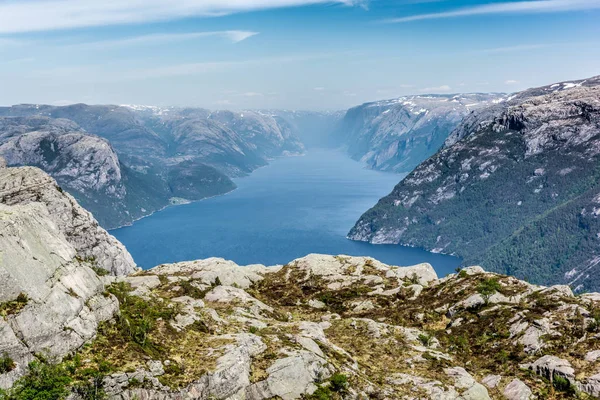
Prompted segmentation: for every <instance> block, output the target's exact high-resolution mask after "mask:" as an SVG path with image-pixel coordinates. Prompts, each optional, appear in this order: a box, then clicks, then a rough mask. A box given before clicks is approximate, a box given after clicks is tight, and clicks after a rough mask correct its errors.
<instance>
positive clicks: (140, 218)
mask: <svg viewBox="0 0 600 400" xmlns="http://www.w3.org/2000/svg"><path fill="white" fill-rule="evenodd" d="M304 156H306V151H304V152H303V153H296V154H288V155H281V156H275V157H273V158H269V159H267V160H266V161H267V164H265V165H261V166H260V167H258V168H255V169H253V170H252V171H251V172H250V173H249V174H248V175H245V176H240V177H236V178H229V179H231V180H232V181H233V183H236V181H237V180H239V179H244V178H246V177H248V176H250V175H252V174H253V173H254V172H255V171H258V170H259V169H261V168H266V167H269V166H270V165H271V162H272V161H277V160H278V159H282V158H289V157H304ZM238 189H239V187H238V186H237V183H236V187H235V188H233V189H231V190H229V191H227V192H224V193H220V194H215V195H213V196H208V197H204V198H202V199H198V200H189V201H188V202H185V203H179V204H167V205H165V206H164V207H161V208H159V209H156V210H154V211H152V212H151V213H149V214H147V215H144V216H141V217H139V218H135V219H133V220H132V221H131V222H130V223H127V224H124V225H120V226H117V227H116V228H110V229H106V231H107V232H108V233H110V232H113V231H116V230H119V229H122V228H127V227H130V226H132V225H133V224H135V223H136V222H138V221H141V220H142V219H144V218H148V217H151V216H152V215H154V214H156V213H158V212H161V211H164V210H166V209H167V208H171V207H178V206H185V205H187V204H193V203H198V202H200V201H204V200H209V199H213V198H215V197H220V196H226V195H228V194H231V193H233V192H234V191H236V190H238ZM186 200H188V199H186Z"/></svg>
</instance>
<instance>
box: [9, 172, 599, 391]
mask: <svg viewBox="0 0 600 400" xmlns="http://www.w3.org/2000/svg"><path fill="white" fill-rule="evenodd" d="M0 174H1V177H2V179H0V181H1V182H3V189H2V191H0V199H2V201H1V202H0V203H3V204H0V315H1V318H0V387H1V388H3V389H4V391H0V399H11V400H12V399H19V400H22V399H70V400H88V399H119V400H133V399H138V400H145V399H163V400H168V399H173V400H175V399H177V400H191V399H248V400H250V399H252V400H258V399H283V400H288V399H289V400H291V399H473V400H475V399H511V400H512V399H515V400H517V399H519V400H520V399H533V398H540V399H546V398H554V399H562V398H593V397H598V396H599V395H600V361H599V360H600V341H599V340H598V338H599V336H600V294H597V293H594V294H582V295H578V296H575V295H574V294H573V293H572V291H571V289H570V288H569V287H567V286H553V287H541V286H534V285H531V284H528V283H526V282H524V281H520V280H518V279H516V278H512V277H507V276H503V275H498V274H493V273H487V272H485V271H484V270H483V269H481V268H480V267H470V268H465V269H463V270H461V271H460V272H457V273H456V274H453V275H451V276H449V277H446V278H443V279H439V278H438V276H437V275H436V273H435V271H434V270H433V268H432V267H431V266H430V265H428V264H420V265H416V266H412V267H395V266H388V265H385V264H382V263H380V262H378V261H376V260H373V259H370V258H364V257H349V256H328V255H309V256H306V257H304V258H301V259H298V260H295V261H292V262H290V263H289V264H287V265H284V266H273V267H266V266H262V265H253V266H246V267H241V266H238V265H236V264H234V263H233V262H230V261H225V260H222V259H208V260H200V261H191V262H183V263H178V264H168V265H161V266H158V267H156V268H154V269H151V270H148V271H136V270H135V268H134V267H133V266H132V265H130V263H129V258H128V257H129V255H128V254H127V253H126V250H124V248H122V247H119V245H120V244H119V243H118V242H117V241H116V239H114V238H113V237H111V236H110V235H108V234H107V233H106V232H105V231H103V230H102V229H101V228H98V227H97V223H96V222H95V221H94V220H93V218H92V217H91V215H90V214H89V213H86V212H85V211H84V210H83V211H82V209H80V207H79V206H78V205H77V203H76V202H75V201H74V200H73V199H72V197H70V196H69V195H67V194H65V193H63V192H61V191H60V190H59V188H57V187H52V185H54V183H52V182H53V181H52V180H51V179H50V178H47V179H50V180H49V181H47V180H44V179H42V178H44V177H47V175H45V174H44V173H43V172H41V171H40V170H37V169H35V168H2V169H0ZM33 178H35V180H32V179H33ZM28 182H29V183H28ZM34 182H37V184H34ZM19 185H20V186H19ZM11 188H12V189H11ZM17 188H20V189H17ZM36 188H37V189H36ZM69 216H70V217H69ZM70 218H73V219H70ZM84 229H87V230H88V232H94V234H93V235H92V237H93V238H94V240H95V241H96V242H85V241H84V242H81V241H80V240H79V239H81V238H82V237H88V236H87V235H82V232H85V230H84ZM78 238H79V239H78ZM86 243H87V244H86ZM88 246H91V248H93V249H113V251H112V252H111V251H101V252H97V253H91V254H95V256H86V257H83V256H82V254H90V253H87V252H89V251H91V250H90V248H89V247H88ZM118 265H120V267H117V266H118Z"/></svg>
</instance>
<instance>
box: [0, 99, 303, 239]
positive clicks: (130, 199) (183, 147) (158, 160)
mask: <svg viewBox="0 0 600 400" xmlns="http://www.w3.org/2000/svg"><path fill="white" fill-rule="evenodd" d="M303 151H304V147H303V145H302V143H301V142H300V141H299V139H298V138H297V137H296V134H295V131H294V128H293V127H292V126H291V125H290V124H288V123H287V122H286V121H285V120H283V119H280V118H276V117H275V116H272V115H269V114H265V113H260V112H252V111H248V112H235V113H234V112H229V111H218V112H211V111H209V110H204V109H186V108H158V107H147V106H112V105H85V104H75V105H71V106H63V107H55V106H48V105H18V106H13V107H4V108H0V155H3V156H4V157H5V158H6V159H7V162H8V164H9V165H11V166H19V165H32V166H37V167H39V168H42V169H43V170H45V171H46V172H48V173H50V174H51V175H52V176H53V177H54V178H56V179H57V181H58V182H59V184H60V185H61V187H63V188H64V189H65V190H67V191H68V192H69V193H71V194H72V195H73V196H75V197H76V198H77V200H78V201H80V202H81V203H82V204H83V205H84V206H85V207H86V208H87V209H89V210H90V211H91V212H92V213H93V214H94V215H95V216H96V218H97V219H98V220H99V221H100V223H101V224H102V226H104V227H106V228H115V227H118V226H122V225H126V224H130V223H132V222H133V221H135V220H136V219H139V218H141V217H143V216H146V215H148V214H151V213H152V212H154V211H156V210H159V209H161V208H164V207H166V206H167V205H169V204H174V203H181V202H186V201H193V200H200V199H203V198H206V197H211V196H215V195H219V194H223V193H227V192H229V191H231V190H233V189H235V184H234V183H233V181H232V180H231V179H230V178H231V177H238V176H243V175H246V174H249V173H250V172H252V171H253V170H255V169H256V168H258V167H261V166H264V165H266V164H267V163H268V161H269V160H270V159H272V158H274V157H278V156H282V155H291V154H301V153H302V152H303Z"/></svg>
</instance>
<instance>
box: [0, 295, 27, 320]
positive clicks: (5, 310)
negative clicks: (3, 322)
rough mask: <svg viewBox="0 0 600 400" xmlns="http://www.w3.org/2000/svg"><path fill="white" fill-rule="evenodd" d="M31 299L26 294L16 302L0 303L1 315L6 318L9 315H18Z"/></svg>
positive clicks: (20, 296)
mask: <svg viewBox="0 0 600 400" xmlns="http://www.w3.org/2000/svg"><path fill="white" fill-rule="evenodd" d="M28 301H29V298H28V297H27V295H26V294H25V293H21V294H19V295H18V296H17V298H16V299H15V300H12V301H7V302H4V303H0V315H1V316H2V317H3V318H6V317H7V316H9V315H14V314H17V313H18V312H19V311H21V310H22V309H23V307H25V306H26V305H27V302H28Z"/></svg>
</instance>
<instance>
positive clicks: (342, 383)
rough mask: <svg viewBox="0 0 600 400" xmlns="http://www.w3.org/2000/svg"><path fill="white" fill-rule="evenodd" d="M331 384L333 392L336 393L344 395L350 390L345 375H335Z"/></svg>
mask: <svg viewBox="0 0 600 400" xmlns="http://www.w3.org/2000/svg"><path fill="white" fill-rule="evenodd" d="M329 382H330V383H331V390H333V391H334V392H338V393H342V392H345V391H346V389H347V388H348V377H347V376H346V375H344V374H340V373H336V374H333V376H332V377H331V379H330V380H329Z"/></svg>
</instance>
